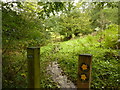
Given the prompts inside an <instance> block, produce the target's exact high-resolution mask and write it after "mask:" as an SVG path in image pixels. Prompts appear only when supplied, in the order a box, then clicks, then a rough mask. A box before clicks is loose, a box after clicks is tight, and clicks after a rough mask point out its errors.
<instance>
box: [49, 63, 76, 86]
mask: <svg viewBox="0 0 120 90" xmlns="http://www.w3.org/2000/svg"><path fill="white" fill-rule="evenodd" d="M47 71H48V74H50V75H51V76H52V79H53V81H54V82H56V83H58V87H60V88H76V87H75V85H74V84H73V83H72V82H71V81H70V80H68V79H67V76H66V75H63V74H62V72H63V71H62V69H61V68H60V67H59V64H58V63H57V62H56V61H54V62H51V64H50V65H49V66H48V67H47Z"/></svg>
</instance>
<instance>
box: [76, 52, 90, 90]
mask: <svg viewBox="0 0 120 90" xmlns="http://www.w3.org/2000/svg"><path fill="white" fill-rule="evenodd" d="M91 63H92V55H91V54H81V55H79V60H78V80H77V88H78V89H84V88H87V89H90V83H91Z"/></svg>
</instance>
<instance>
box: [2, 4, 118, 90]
mask: <svg viewBox="0 0 120 90" xmlns="http://www.w3.org/2000/svg"><path fill="white" fill-rule="evenodd" d="M58 41H59V42H58ZM31 46H33V47H40V66H41V67H40V71H41V72H40V74H41V81H40V86H41V88H58V87H57V83H55V82H53V81H52V79H51V76H50V75H48V74H47V70H46V68H47V66H48V65H49V64H50V63H51V62H52V61H55V60H56V61H57V62H58V63H59V64H60V67H61V68H62V69H63V70H64V74H66V75H67V76H68V78H69V79H70V80H71V81H73V82H74V84H76V80H77V61H78V55H80V54H86V53H89V54H92V55H93V59H92V84H91V88H99V89H101V88H114V89H115V88H116V89H117V88H118V87H119V83H120V81H119V73H118V66H119V60H118V59H119V57H120V56H119V54H118V51H119V50H118V49H119V46H120V43H119V40H118V4H117V3H111V2H101V3H100V2H99V3H97V2H96V3H95V2H94V3H84V2H79V3H73V2H44V3H43V2H38V3H33V2H6V3H2V60H3V61H2V66H3V68H2V71H3V88H27V83H28V82H27V57H26V55H27V52H26V49H27V47H31Z"/></svg>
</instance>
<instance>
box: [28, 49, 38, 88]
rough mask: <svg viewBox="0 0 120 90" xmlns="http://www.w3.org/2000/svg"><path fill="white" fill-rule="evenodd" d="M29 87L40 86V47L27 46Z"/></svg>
mask: <svg viewBox="0 0 120 90" xmlns="http://www.w3.org/2000/svg"><path fill="white" fill-rule="evenodd" d="M27 58H28V88H40V48H37V47H30V48H27Z"/></svg>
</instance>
